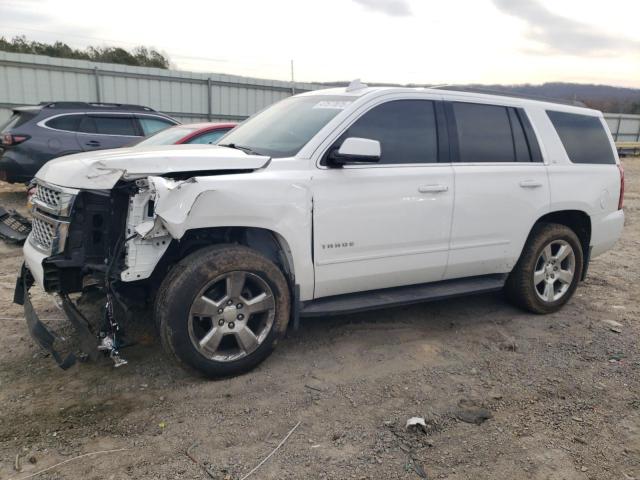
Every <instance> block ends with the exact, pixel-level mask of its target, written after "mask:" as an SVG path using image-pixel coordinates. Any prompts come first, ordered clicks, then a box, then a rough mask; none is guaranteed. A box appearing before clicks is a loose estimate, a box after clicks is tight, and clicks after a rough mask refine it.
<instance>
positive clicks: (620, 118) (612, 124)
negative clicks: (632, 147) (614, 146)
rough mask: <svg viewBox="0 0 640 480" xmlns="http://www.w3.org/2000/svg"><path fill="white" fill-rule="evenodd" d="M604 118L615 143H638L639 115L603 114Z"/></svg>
mask: <svg viewBox="0 0 640 480" xmlns="http://www.w3.org/2000/svg"><path fill="white" fill-rule="evenodd" d="M604 118H605V120H606V121H607V125H609V130H611V134H612V135H613V139H614V140H615V141H616V143H629V142H640V115H628V114H624V113H605V114H604Z"/></svg>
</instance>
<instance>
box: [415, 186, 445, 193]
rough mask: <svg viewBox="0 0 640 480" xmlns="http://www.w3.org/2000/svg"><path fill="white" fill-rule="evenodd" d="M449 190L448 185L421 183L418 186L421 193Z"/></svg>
mask: <svg viewBox="0 0 640 480" xmlns="http://www.w3.org/2000/svg"><path fill="white" fill-rule="evenodd" d="M447 190H449V187H447V186H446V185H420V186H419V187H418V191H419V192H420V193H438V192H446V191H447Z"/></svg>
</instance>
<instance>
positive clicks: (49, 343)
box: [13, 265, 99, 370]
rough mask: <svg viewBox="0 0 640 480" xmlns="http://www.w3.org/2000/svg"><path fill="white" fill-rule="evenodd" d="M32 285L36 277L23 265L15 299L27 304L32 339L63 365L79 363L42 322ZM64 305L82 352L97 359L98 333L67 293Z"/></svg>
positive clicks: (19, 303)
mask: <svg viewBox="0 0 640 480" xmlns="http://www.w3.org/2000/svg"><path fill="white" fill-rule="evenodd" d="M32 285H33V278H31V274H30V273H29V270H28V269H27V268H26V267H25V266H24V265H23V266H22V270H21V272H20V276H19V277H18V279H17V281H16V289H15V292H14V298H13V301H14V303H17V304H18V305H23V306H24V316H25V319H26V321H27V326H28V327H29V333H30V334H31V336H32V337H33V339H34V340H35V341H36V342H37V343H38V344H39V345H40V346H41V347H42V348H43V349H44V350H46V351H47V352H49V353H50V354H51V356H52V357H53V358H54V360H55V361H56V363H57V364H58V366H59V367H60V368H62V369H63V370H66V369H68V368H69V367H71V366H72V365H74V364H75V363H76V361H77V360H78V357H77V356H76V355H75V354H74V353H73V352H71V353H67V354H64V353H62V352H60V351H58V350H57V349H56V348H55V343H56V340H59V337H57V336H56V335H55V333H54V332H52V331H51V330H49V329H48V328H47V326H46V325H45V324H44V323H42V321H41V320H40V318H39V317H38V314H37V313H36V312H35V310H34V308H33V305H32V304H31V298H30V296H29V289H30V288H31V286H32ZM62 309H63V310H64V312H65V314H66V316H67V318H68V319H69V321H70V322H71V324H72V325H73V326H74V328H75V331H76V334H77V335H78V337H79V338H78V339H79V342H80V347H81V349H82V351H83V353H86V354H87V355H88V356H89V357H91V358H92V359H94V360H95V359H96V358H97V357H98V354H99V352H98V350H97V340H96V336H95V335H94V334H93V333H91V330H89V326H88V323H87V320H86V319H85V318H84V316H83V315H82V313H80V311H78V309H77V308H76V307H75V305H74V304H73V303H72V302H71V300H69V298H68V297H66V296H65V297H63V299H62Z"/></svg>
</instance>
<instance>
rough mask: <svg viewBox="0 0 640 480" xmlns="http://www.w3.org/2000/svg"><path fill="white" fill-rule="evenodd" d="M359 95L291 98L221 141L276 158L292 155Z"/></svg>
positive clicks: (249, 120)
mask: <svg viewBox="0 0 640 480" xmlns="http://www.w3.org/2000/svg"><path fill="white" fill-rule="evenodd" d="M355 98H356V97H345V96H343V95H340V96H338V95H334V96H330V95H314V96H308V97H289V98H287V99H285V100H282V101H280V102H278V103H276V104H275V105H273V106H271V107H269V108H267V109H265V110H263V111H262V112H260V113H258V114H256V115H255V116H253V117H251V118H249V119H248V120H247V121H245V122H244V123H242V124H240V125H239V126H237V127H236V128H235V129H233V130H232V131H231V132H229V133H228V134H227V135H225V136H224V138H223V139H222V140H220V143H219V145H222V146H225V145H233V146H235V147H237V148H241V149H246V150H249V151H253V152H255V153H257V154H260V155H268V156H270V157H273V158H282V157H291V156H293V155H295V154H296V153H298V152H299V151H300V149H301V148H302V147H304V145H305V144H306V143H307V142H308V141H309V140H311V138H312V137H313V136H314V135H315V134H316V133H318V132H319V131H320V129H321V128H322V127H324V126H325V125H326V124H327V123H329V121H330V120H331V119H332V118H333V117H335V116H336V115H337V114H338V113H340V111H342V110H343V109H344V108H345V107H346V106H347V105H349V104H350V103H351V102H353V100H354V99H355Z"/></svg>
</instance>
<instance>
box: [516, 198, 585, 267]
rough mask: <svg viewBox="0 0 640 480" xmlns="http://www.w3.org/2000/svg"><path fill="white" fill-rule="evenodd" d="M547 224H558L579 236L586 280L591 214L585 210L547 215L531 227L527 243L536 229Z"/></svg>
mask: <svg viewBox="0 0 640 480" xmlns="http://www.w3.org/2000/svg"><path fill="white" fill-rule="evenodd" d="M545 223H557V224H560V225H564V226H566V227H568V228H570V229H571V230H573V232H574V233H575V234H576V235H577V236H578V239H579V240H580V245H581V246H582V254H583V258H584V266H583V267H584V268H583V270H582V279H583V280H584V278H585V276H586V274H587V267H588V265H589V260H590V248H589V245H590V243H591V217H590V216H589V214H588V213H586V212H584V211H583V210H557V211H554V212H549V213H546V214H545V215H543V216H541V217H540V218H538V220H536V222H535V223H534V224H533V226H532V227H531V230H530V231H529V235H528V236H527V243H528V242H529V239H530V238H531V235H532V234H533V232H534V231H535V229H536V227H537V226H539V225H541V224H545Z"/></svg>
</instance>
